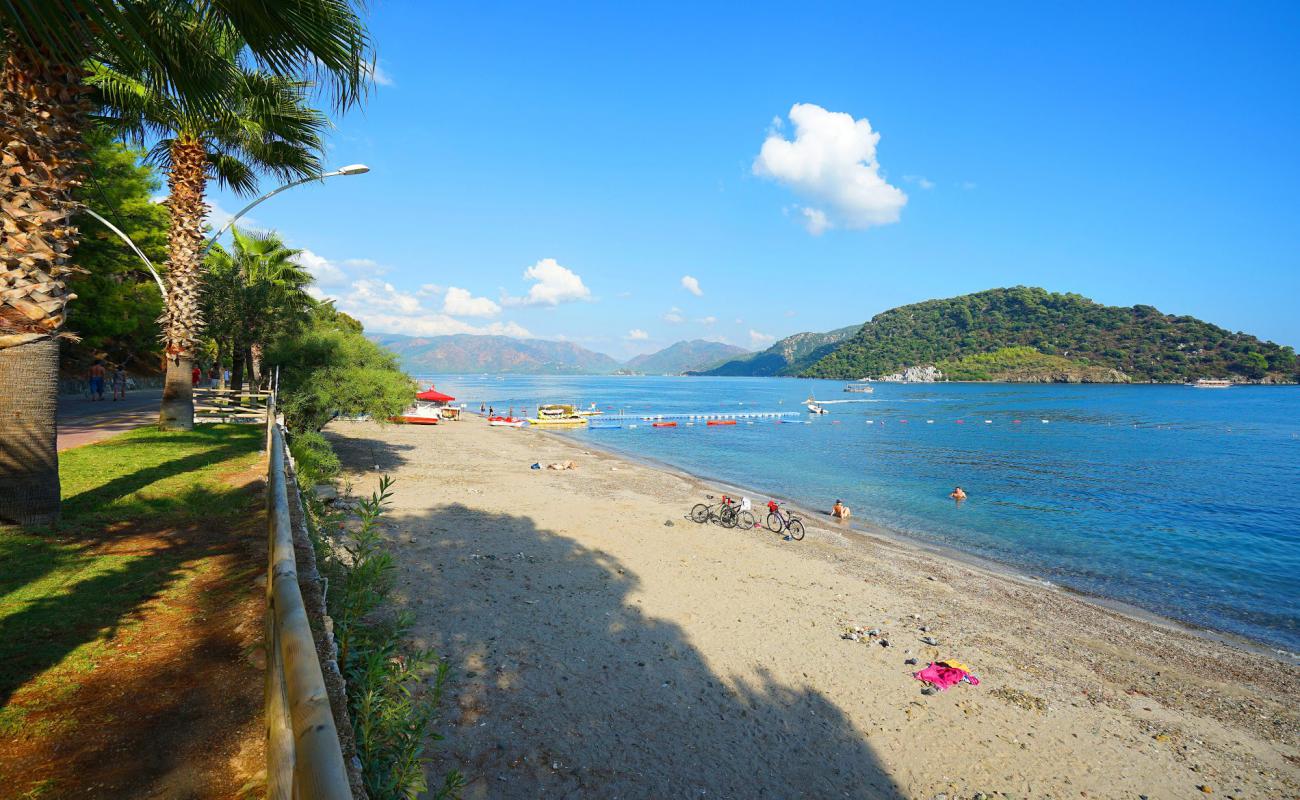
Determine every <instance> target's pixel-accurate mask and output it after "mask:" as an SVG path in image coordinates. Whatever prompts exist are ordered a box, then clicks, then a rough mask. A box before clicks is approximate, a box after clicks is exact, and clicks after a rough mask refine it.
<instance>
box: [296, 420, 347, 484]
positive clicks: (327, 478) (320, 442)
mask: <svg viewBox="0 0 1300 800" xmlns="http://www.w3.org/2000/svg"><path fill="white" fill-rule="evenodd" d="M289 452H290V453H293V460H294V462H295V463H296V464H297V467H298V474H299V475H300V476H302V478H303V482H304V483H306V484H307V485H308V486H314V485H315V484H318V483H331V482H333V480H334V479H335V478H337V477H338V475H339V472H340V471H341V470H342V465H341V464H340V463H339V457H338V456H337V455H335V454H334V448H333V447H330V443H329V441H328V440H326V438H325V437H324V436H322V435H321V434H319V433H317V432H316V431H305V432H303V433H299V434H295V435H294V436H293V437H292V438H291V439H290V440H289Z"/></svg>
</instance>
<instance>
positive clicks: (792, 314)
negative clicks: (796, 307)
mask: <svg viewBox="0 0 1300 800" xmlns="http://www.w3.org/2000/svg"><path fill="white" fill-rule="evenodd" d="M798 313H799V312H798V311H787V312H785V315H786V316H787V317H793V316H795V315H796V314H798Z"/></svg>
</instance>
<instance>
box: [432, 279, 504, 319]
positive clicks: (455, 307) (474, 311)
mask: <svg viewBox="0 0 1300 800" xmlns="http://www.w3.org/2000/svg"><path fill="white" fill-rule="evenodd" d="M442 313H444V314H451V315H452V316H454V317H495V316H496V315H497V314H500V313H501V306H499V305H497V304H496V303H495V302H493V301H491V300H489V299H488V298H486V297H474V296H473V295H471V294H470V293H469V291H468V290H466V289H461V288H459V287H456V286H448V287H447V294H446V295H445V296H444V297H443V298H442Z"/></svg>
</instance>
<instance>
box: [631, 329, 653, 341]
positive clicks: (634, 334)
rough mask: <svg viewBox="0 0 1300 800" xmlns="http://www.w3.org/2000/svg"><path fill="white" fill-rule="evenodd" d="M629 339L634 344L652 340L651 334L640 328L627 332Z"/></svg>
mask: <svg viewBox="0 0 1300 800" xmlns="http://www.w3.org/2000/svg"><path fill="white" fill-rule="evenodd" d="M627 338H629V339H631V340H632V341H634V342H643V341H645V340H646V339H649V338H650V334H648V333H646V332H645V331H643V330H641V329H640V328H633V329H632V330H630V331H628V332H627Z"/></svg>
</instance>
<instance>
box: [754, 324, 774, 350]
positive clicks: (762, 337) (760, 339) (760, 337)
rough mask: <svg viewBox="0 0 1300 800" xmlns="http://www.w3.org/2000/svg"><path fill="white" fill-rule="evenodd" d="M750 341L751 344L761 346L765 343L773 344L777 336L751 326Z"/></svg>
mask: <svg viewBox="0 0 1300 800" xmlns="http://www.w3.org/2000/svg"><path fill="white" fill-rule="evenodd" d="M749 341H750V344H753V345H754V346H755V347H761V346H763V345H769V344H771V343H772V342H775V341H776V337H775V336H771V335H769V334H766V333H759V332H758V331H756V330H754V329H753V328H750V329H749Z"/></svg>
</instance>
